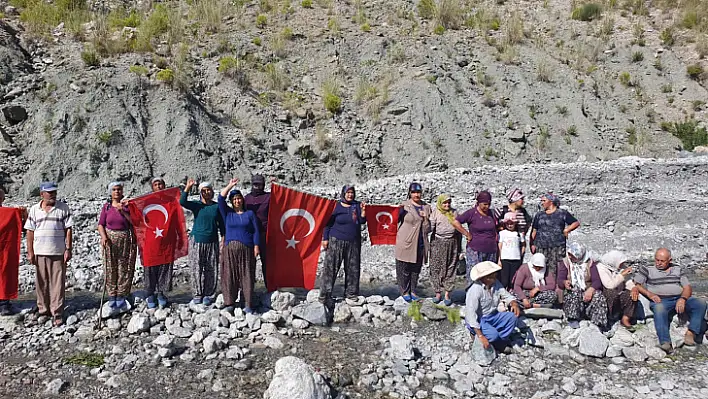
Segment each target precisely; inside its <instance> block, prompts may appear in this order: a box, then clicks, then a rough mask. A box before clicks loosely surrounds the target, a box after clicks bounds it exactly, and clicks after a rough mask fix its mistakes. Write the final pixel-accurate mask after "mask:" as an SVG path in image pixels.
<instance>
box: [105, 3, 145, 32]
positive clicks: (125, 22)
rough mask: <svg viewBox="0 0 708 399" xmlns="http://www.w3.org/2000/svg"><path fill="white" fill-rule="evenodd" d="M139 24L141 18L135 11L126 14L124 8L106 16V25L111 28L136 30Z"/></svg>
mask: <svg viewBox="0 0 708 399" xmlns="http://www.w3.org/2000/svg"><path fill="white" fill-rule="evenodd" d="M141 22H142V17H141V16H140V14H139V13H138V12H137V11H136V10H130V12H126V10H125V9H124V8H117V9H115V10H113V11H111V12H110V13H109V14H108V25H109V26H110V27H112V28H123V27H126V26H128V27H131V28H137V27H138V26H140V23H141Z"/></svg>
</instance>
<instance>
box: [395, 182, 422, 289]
mask: <svg viewBox="0 0 708 399" xmlns="http://www.w3.org/2000/svg"><path fill="white" fill-rule="evenodd" d="M428 233H430V205H428V204H426V203H425V201H423V187H422V186H421V185H420V184H419V183H415V182H414V183H411V184H410V186H408V199H407V200H406V201H403V203H402V204H401V205H399V211H398V232H397V234H396V247H395V254H396V281H397V282H398V289H399V290H400V291H401V295H402V296H403V299H404V300H405V301H406V302H410V301H417V300H419V299H420V298H419V297H418V295H417V294H416V292H415V289H416V286H417V285H418V276H419V275H420V270H421V269H422V268H423V263H424V262H427V254H428V250H429V246H430V243H429V242H428Z"/></svg>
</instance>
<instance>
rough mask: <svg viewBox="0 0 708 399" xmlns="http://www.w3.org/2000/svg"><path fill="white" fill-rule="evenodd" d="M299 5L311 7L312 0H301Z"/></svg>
mask: <svg viewBox="0 0 708 399" xmlns="http://www.w3.org/2000/svg"><path fill="white" fill-rule="evenodd" d="M300 5H301V6H302V8H312V0H302V2H301V3H300Z"/></svg>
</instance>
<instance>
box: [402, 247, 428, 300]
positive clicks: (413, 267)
mask: <svg viewBox="0 0 708 399" xmlns="http://www.w3.org/2000/svg"><path fill="white" fill-rule="evenodd" d="M423 252H424V251H423V249H421V248H418V257H417V258H418V259H417V262H416V263H411V262H404V261H402V260H398V259H396V281H397V282H398V289H399V290H400V291H401V295H406V294H411V293H414V292H415V289H416V287H417V286H418V277H419V276H420V270H421V269H422V268H423Z"/></svg>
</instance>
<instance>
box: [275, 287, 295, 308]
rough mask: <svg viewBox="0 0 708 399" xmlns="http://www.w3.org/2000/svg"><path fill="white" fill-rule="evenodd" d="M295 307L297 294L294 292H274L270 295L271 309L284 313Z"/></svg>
mask: <svg viewBox="0 0 708 399" xmlns="http://www.w3.org/2000/svg"><path fill="white" fill-rule="evenodd" d="M293 305H295V294H293V293H292V292H280V291H273V293H272V294H270V307H271V309H273V310H276V311H278V312H282V311H284V310H286V309H288V308H291V307H293Z"/></svg>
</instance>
